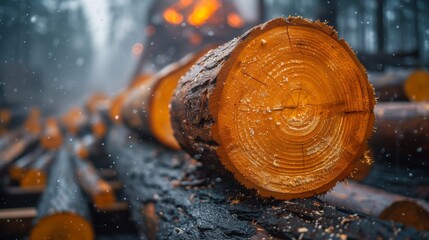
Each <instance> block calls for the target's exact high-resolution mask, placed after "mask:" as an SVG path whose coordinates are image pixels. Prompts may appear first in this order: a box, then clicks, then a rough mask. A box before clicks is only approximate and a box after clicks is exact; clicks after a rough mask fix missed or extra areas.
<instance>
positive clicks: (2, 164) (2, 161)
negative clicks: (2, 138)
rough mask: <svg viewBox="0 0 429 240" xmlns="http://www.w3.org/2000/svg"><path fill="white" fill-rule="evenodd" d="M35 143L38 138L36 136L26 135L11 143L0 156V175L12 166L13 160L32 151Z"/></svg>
mask: <svg viewBox="0 0 429 240" xmlns="http://www.w3.org/2000/svg"><path fill="white" fill-rule="evenodd" d="M37 142H38V138H37V137H36V136H34V135H28V134H27V135H24V136H23V137H22V138H19V139H17V141H12V143H11V144H10V145H8V147H7V148H6V149H5V150H4V151H2V153H1V155H0V174H2V173H3V172H5V171H6V170H7V169H8V168H9V167H10V166H11V165H12V164H13V161H14V160H16V159H19V158H20V157H23V156H24V155H25V154H26V153H28V152H30V151H31V150H32V149H34V147H35V146H36V145H37Z"/></svg>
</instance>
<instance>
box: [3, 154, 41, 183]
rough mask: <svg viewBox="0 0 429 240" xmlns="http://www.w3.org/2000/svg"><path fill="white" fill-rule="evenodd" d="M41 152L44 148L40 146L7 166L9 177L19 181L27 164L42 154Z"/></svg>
mask: <svg viewBox="0 0 429 240" xmlns="http://www.w3.org/2000/svg"><path fill="white" fill-rule="evenodd" d="M43 153H44V150H43V149H42V148H37V149H35V150H34V151H30V152H29V153H28V154H25V155H23V156H22V157H20V158H19V159H17V160H16V161H15V162H13V163H12V164H11V166H10V167H9V168H8V169H9V176H10V179H11V180H13V181H19V180H20V179H21V178H22V177H23V176H24V174H25V171H27V168H28V166H29V165H30V164H31V163H33V162H34V161H36V160H37V159H38V158H39V157H40V156H42V154H43Z"/></svg>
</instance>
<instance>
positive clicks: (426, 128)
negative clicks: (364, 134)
mask: <svg viewBox="0 0 429 240" xmlns="http://www.w3.org/2000/svg"><path fill="white" fill-rule="evenodd" d="M375 115H376V118H377V121H376V123H375V133H374V135H373V137H372V138H371V140H370V146H371V147H372V149H373V153H374V156H375V159H376V160H378V161H380V162H384V163H388V164H389V165H390V166H401V167H405V168H406V167H415V168H421V167H423V168H428V167H429V162H428V156H429V121H428V120H429V103H424V102H423V103H410V102H401V103H400V102H397V103H380V104H378V105H377V107H376V108H375Z"/></svg>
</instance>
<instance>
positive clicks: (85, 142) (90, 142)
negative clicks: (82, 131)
mask: <svg viewBox="0 0 429 240" xmlns="http://www.w3.org/2000/svg"><path fill="white" fill-rule="evenodd" d="M99 144H100V141H99V139H97V138H95V137H94V136H93V135H91V134H87V135H85V136H84V137H82V138H80V139H77V140H76V143H75V144H74V146H73V151H74V154H75V155H76V156H78V157H79V158H82V159H88V158H90V157H93V156H95V155H97V154H98V152H99V149H98V148H99Z"/></svg>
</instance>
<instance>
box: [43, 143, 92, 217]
mask: <svg viewBox="0 0 429 240" xmlns="http://www.w3.org/2000/svg"><path fill="white" fill-rule="evenodd" d="M73 169H74V166H73V163H72V159H71V158H70V155H69V153H68V152H67V150H66V149H65V148H63V149H61V150H60V151H59V153H58V155H57V159H56V160H55V163H54V165H53V166H52V168H51V171H50V172H49V180H48V185H47V187H46V190H45V192H44V193H43V195H42V199H41V201H40V203H39V205H38V207H37V218H36V220H35V223H36V224H37V222H38V221H39V220H40V219H41V218H43V217H46V216H49V215H52V214H55V213H61V212H74V213H76V214H78V215H80V216H82V217H83V218H86V219H89V210H88V206H87V200H86V198H85V197H84V195H83V192H82V191H81V189H80V187H79V185H78V184H77V181H76V177H75V175H74V171H73Z"/></svg>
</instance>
